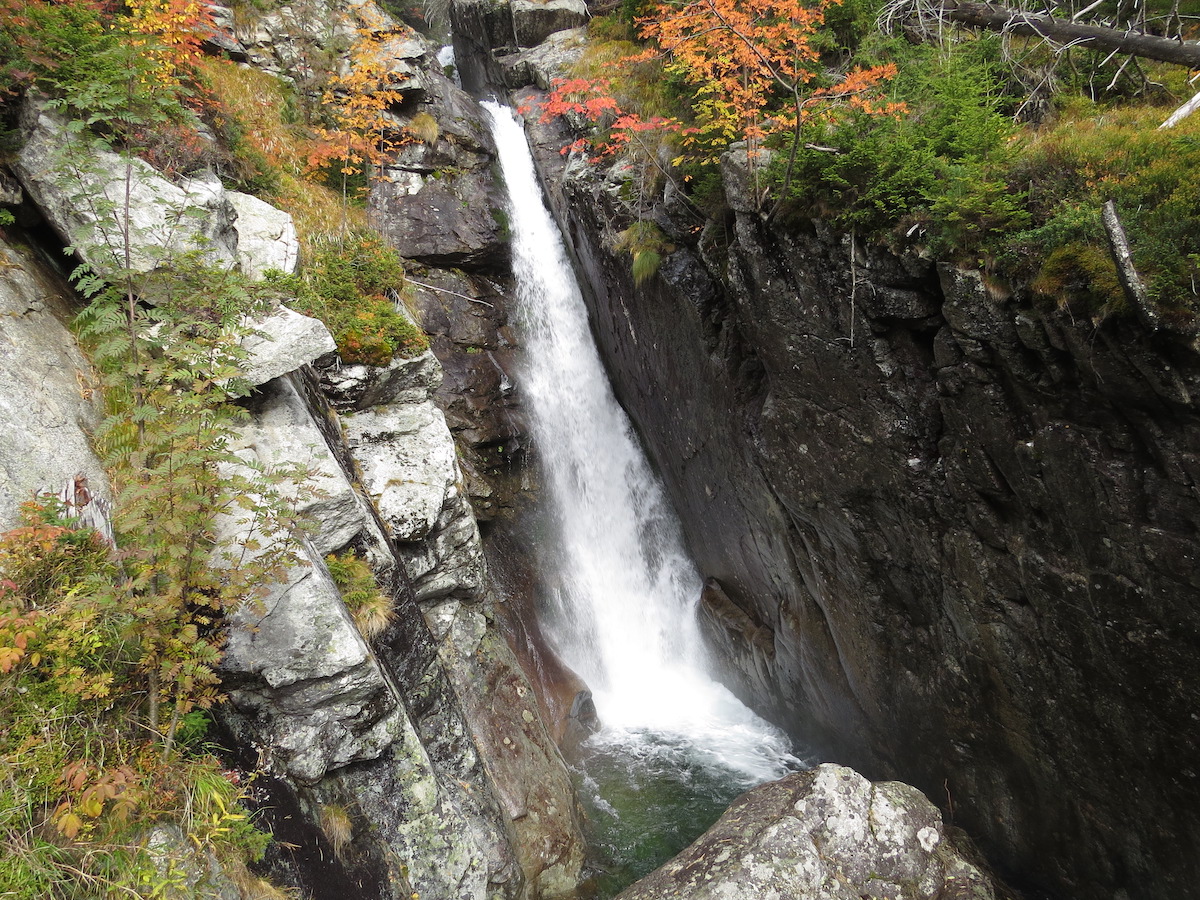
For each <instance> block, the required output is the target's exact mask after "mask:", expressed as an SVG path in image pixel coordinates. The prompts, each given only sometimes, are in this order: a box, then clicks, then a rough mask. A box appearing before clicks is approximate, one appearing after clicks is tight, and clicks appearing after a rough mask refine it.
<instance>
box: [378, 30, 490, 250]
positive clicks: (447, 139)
mask: <svg viewBox="0 0 1200 900" xmlns="http://www.w3.org/2000/svg"><path fill="white" fill-rule="evenodd" d="M425 66H426V69H425V70H424V72H425V75H424V77H425V80H426V83H427V84H428V92H427V96H426V102H425V103H423V104H421V105H420V106H417V107H413V108H412V110H411V111H405V112H403V113H402V114H400V115H398V116H397V119H396V127H397V129H398V130H399V132H400V133H401V134H402V135H405V137H404V139H405V140H407V141H409V143H408V144H406V145H405V146H404V147H402V148H401V149H400V151H399V152H398V153H397V155H396V158H395V159H394V160H393V161H392V162H390V163H389V164H388V166H387V167H386V169H385V175H386V178H385V179H383V180H378V181H375V182H373V183H372V186H371V198H370V203H371V206H372V208H373V209H375V210H377V212H378V215H379V216H380V223H381V226H380V227H381V230H382V231H383V233H384V235H385V236H386V237H387V238H388V240H389V241H390V242H391V243H392V244H394V245H395V246H396V247H397V248H399V249H400V252H401V254H402V255H403V256H405V257H407V258H409V259H415V260H419V261H421V262H423V263H427V264H429V265H433V266H442V267H447V268H449V267H466V268H471V269H477V270H478V269H482V270H489V271H499V270H502V269H503V268H504V265H505V263H506V260H507V254H508V244H507V241H508V236H507V227H506V223H505V220H504V213H503V210H504V201H503V199H502V197H501V196H500V195H499V194H498V192H497V190H496V185H495V182H494V179H493V174H492V164H493V161H494V159H495V156H496V148H495V146H494V145H493V144H492V138H491V134H490V133H489V132H488V130H487V128H486V127H485V125H484V124H483V119H482V116H481V112H480V109H479V106H478V104H477V103H476V102H475V101H474V99H472V98H471V97H470V96H469V95H468V94H466V93H464V92H463V91H462V90H461V89H459V88H458V87H456V86H455V85H454V83H453V82H452V81H450V79H449V78H447V77H446V76H445V75H443V74H441V72H440V67H439V65H438V63H437V59H436V57H435V56H434V54H433V53H432V52H430V53H429V54H428V56H427V57H426V58H425ZM418 116H423V117H424V118H423V119H422V120H421V122H423V123H424V124H421V122H417V121H416V120H417V117H418ZM431 122H436V125H432V124H431Z"/></svg>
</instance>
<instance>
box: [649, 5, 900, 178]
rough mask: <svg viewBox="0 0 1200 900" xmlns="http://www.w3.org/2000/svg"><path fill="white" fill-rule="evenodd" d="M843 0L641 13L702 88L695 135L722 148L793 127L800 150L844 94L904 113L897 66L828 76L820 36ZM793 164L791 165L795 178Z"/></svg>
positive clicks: (681, 69) (867, 105)
mask: <svg viewBox="0 0 1200 900" xmlns="http://www.w3.org/2000/svg"><path fill="white" fill-rule="evenodd" d="M840 2H841V0H817V2H815V3H808V4H805V3H802V2H800V0H690V2H687V3H684V4H683V5H678V4H675V3H660V5H659V6H658V8H657V9H656V10H655V11H654V12H653V13H652V14H651V15H649V16H645V17H642V18H640V19H639V20H638V27H639V30H640V33H641V35H642V37H643V38H646V39H647V40H650V41H653V42H654V43H655V44H656V45H657V47H658V51H655V50H653V49H651V50H647V51H646V53H645V54H643V57H644V56H645V55H646V54H652V53H654V52H661V53H663V54H665V55H666V57H667V58H668V69H669V70H673V71H675V72H676V73H678V74H681V75H682V76H683V77H684V79H685V80H686V81H687V82H688V83H690V84H692V85H693V86H694V88H695V90H696V100H697V102H696V109H697V127H696V128H694V129H690V130H689V138H690V140H691V141H692V142H693V143H700V144H702V145H708V146H709V147H713V148H720V147H722V146H724V145H726V144H728V143H729V142H730V141H732V140H739V139H740V140H745V141H747V142H748V143H749V144H750V147H751V150H753V149H754V148H755V147H756V146H757V144H758V142H759V141H761V140H762V139H764V138H766V137H767V136H769V135H771V134H791V136H792V158H793V159H794V154H795V149H796V147H797V146H798V143H799V131H800V128H801V127H802V126H803V125H804V123H805V122H806V121H808V120H810V119H812V118H813V117H815V116H817V115H821V114H824V113H827V112H828V111H829V109H830V108H831V107H832V106H834V105H835V104H838V103H840V102H845V104H846V105H848V106H851V107H854V108H857V109H860V110H862V111H864V112H867V113H869V114H896V113H899V112H901V111H903V107H902V105H900V104H889V103H887V102H885V101H884V100H883V98H882V96H881V95H879V93H878V91H879V86H880V84H881V83H882V82H884V81H886V80H887V79H889V78H891V77H892V76H893V75H895V73H896V69H895V66H893V65H883V66H873V67H871V68H867V69H857V70H855V71H852V72H850V73H849V74H847V75H845V76H844V77H843V78H841V79H840V80H839V81H837V82H835V83H834V84H832V85H826V86H822V87H816V88H815V89H814V88H813V87H812V85H813V84H814V82H818V81H819V80H821V79H822V78H823V72H822V66H821V59H820V54H819V52H818V50H817V48H816V46H815V41H814V39H815V38H816V36H817V32H818V29H819V28H820V27H821V26H822V25H823V24H824V21H825V11H826V10H827V9H828V8H829V7H830V6H833V5H835V4H837V3H840ZM790 171H791V165H790V164H789V167H788V176H787V177H788V178H790Z"/></svg>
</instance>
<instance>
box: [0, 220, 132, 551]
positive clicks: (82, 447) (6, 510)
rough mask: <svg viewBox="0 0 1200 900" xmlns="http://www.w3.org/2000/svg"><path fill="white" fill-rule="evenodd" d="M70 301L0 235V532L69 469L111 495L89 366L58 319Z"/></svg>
mask: <svg viewBox="0 0 1200 900" xmlns="http://www.w3.org/2000/svg"><path fill="white" fill-rule="evenodd" d="M70 298H71V293H70V288H69V287H68V286H67V285H66V283H65V282H63V281H62V280H60V279H59V278H57V277H56V276H55V275H54V274H53V273H51V272H49V271H47V269H46V266H45V265H44V264H43V263H42V262H41V261H40V260H39V259H38V258H37V257H35V256H34V254H33V253H32V252H30V251H28V250H22V249H18V248H16V247H14V246H11V245H10V244H8V243H7V242H6V241H4V240H3V239H0V421H2V422H3V423H4V427H3V428H2V429H0V530H7V529H9V528H13V527H15V526H16V525H17V524H18V523H19V507H20V505H21V504H22V503H24V502H25V501H26V500H31V499H33V496H34V494H35V493H37V492H39V491H43V490H51V491H54V492H57V491H58V489H59V487H60V486H61V485H62V484H63V483H64V482H66V481H68V480H69V479H71V478H73V477H74V476H75V475H76V474H82V475H84V476H85V477H86V478H87V479H88V482H89V484H90V486H91V489H92V491H93V492H94V493H95V494H96V495H97V496H98V497H101V498H105V499H111V497H110V491H109V489H108V480H107V478H106V476H105V474H104V469H103V468H102V466H101V465H100V461H99V460H98V459H97V458H96V455H95V453H94V452H93V451H92V447H91V441H90V439H89V433H90V432H91V429H92V428H94V427H95V426H96V424H98V422H99V420H100V415H101V410H100V407H99V402H98V401H99V397H98V395H96V394H95V388H94V385H93V384H92V374H91V367H90V365H89V364H88V361H87V360H86V359H85V358H84V356H83V354H82V353H80V352H79V348H78V347H77V346H76V345H75V340H74V338H73V337H72V336H71V333H70V332H69V331H68V330H67V328H66V326H65V324H64V322H66V321H67V320H68V319H69V317H70V316H71V314H72V312H73V310H72V307H71V303H72V301H71V299H70ZM31 448H33V449H31Z"/></svg>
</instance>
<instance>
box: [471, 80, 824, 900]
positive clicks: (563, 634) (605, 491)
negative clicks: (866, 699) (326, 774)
mask: <svg viewBox="0 0 1200 900" xmlns="http://www.w3.org/2000/svg"><path fill="white" fill-rule="evenodd" d="M483 106H484V108H485V110H486V111H487V114H488V116H489V118H490V121H491V126H492V133H493V136H494V138H495V140H496V144H497V147H498V151H499V157H500V165H501V168H502V170H503V173H504V180H505V183H506V185H507V190H508V195H509V218H510V227H511V231H512V255H513V271H514V275H515V278H516V283H517V293H518V298H517V306H518V316H519V326H520V329H521V333H522V337H523V340H524V343H525V349H526V360H527V362H526V365H525V369H524V371H522V372H520V373H519V374H518V381H517V386H518V389H519V390H520V391H522V393H523V398H524V403H525V405H526V408H527V409H528V411H529V414H530V420H531V426H532V429H533V437H534V440H535V441H536V444H537V450H538V455H539V459H540V461H541V464H542V468H543V472H544V477H545V483H544V491H543V497H544V499H543V503H544V504H545V505H546V506H547V510H546V513H547V515H548V516H549V517H550V522H551V527H550V528H548V529H547V531H548V532H549V533H548V534H547V535H546V538H545V539H544V540H543V541H542V542H541V543H542V547H541V556H540V558H539V560H538V562H539V565H540V566H541V567H542V571H543V573H544V580H545V582H546V583H547V584H549V585H551V589H550V590H549V594H550V596H549V598H548V600H547V601H546V602H545V604H544V605H545V607H546V608H545V609H543V610H541V611H540V613H541V616H542V619H543V623H542V624H543V628H544V629H545V631H546V633H547V635H548V636H549V638H550V640H551V642H552V643H553V645H554V648H555V649H556V650H557V652H558V653H559V654H560V656H561V657H562V658H563V659H564V661H565V662H566V663H567V664H568V665H570V666H571V667H572V668H573V669H574V670H575V671H576V672H578V673H579V675H580V676H582V677H583V679H584V680H585V681H586V682H587V683H588V686H589V687H590V688H591V690H592V692H593V696H594V700H595V703H596V708H597V711H598V713H599V716H600V720H601V722H602V727H601V729H600V730H599V731H598V732H597V733H595V734H594V735H592V736H591V737H590V738H589V739H588V740H587V741H585V742H584V744H583V745H582V747H581V748H580V752H579V754H578V758H577V759H576V760H575V770H576V786H577V788H578V790H579V793H580V797H581V800H582V802H583V803H584V805H585V807H586V810H587V813H588V818H589V823H590V829H591V834H590V838H591V840H592V843H593V851H594V855H595V857H596V859H597V863H596V867H597V870H598V874H597V877H596V880H595V883H594V887H595V890H596V892H597V893H596V896H598V897H602V898H603V897H611V896H613V895H614V894H615V893H617V892H618V891H619V890H621V889H622V888H623V887H624V886H626V885H627V884H629V883H630V882H632V881H633V880H635V879H636V878H639V877H641V876H642V875H645V874H647V873H648V872H650V871H652V870H653V869H655V868H657V867H658V866H659V865H661V864H662V863H663V862H665V861H666V860H667V859H669V858H670V857H671V856H673V855H675V854H676V853H677V852H679V851H680V850H681V849H683V848H684V847H685V846H687V844H689V843H690V842H691V841H692V840H694V839H695V838H696V837H698V836H699V835H700V834H701V833H703V831H704V830H705V829H707V828H708V826H709V825H711V824H712V823H713V822H714V821H715V820H716V819H717V818H718V817H719V816H720V814H721V813H722V812H723V811H724V810H725V808H726V807H727V806H728V805H729V803H730V802H731V801H732V800H733V798H734V797H736V796H737V795H738V794H740V793H741V792H742V791H744V790H746V789H748V788H750V787H753V786H754V785H756V784H760V783H762V782H764V781H769V780H772V779H775V778H779V777H781V776H782V775H784V774H786V773H787V772H789V771H792V770H795V769H797V768H801V767H802V766H803V762H802V761H801V760H800V759H799V758H798V756H797V755H795V751H794V750H793V748H792V747H791V746H790V744H789V741H788V740H787V738H786V737H785V736H784V735H783V734H782V733H781V732H779V731H778V730H777V729H775V728H773V727H772V726H771V725H770V724H768V723H767V722H765V721H764V720H763V719H761V718H760V717H758V716H757V715H755V714H754V713H753V712H752V711H751V710H750V709H748V708H747V707H746V706H745V705H744V704H742V703H741V701H739V700H738V699H737V698H736V697H734V696H733V694H732V693H730V692H729V691H728V690H727V689H726V688H725V687H723V686H722V685H720V684H718V683H717V682H716V681H715V680H714V679H713V678H712V677H711V676H710V675H709V674H708V672H709V671H710V667H709V664H708V659H707V656H706V652H705V649H704V646H703V644H702V642H701V639H700V634H699V629H698V626H697V623H696V616H695V606H696V603H697V601H698V600H699V596H700V589H701V578H700V575H699V573H698V572H697V571H696V568H695V566H694V565H693V563H692V561H691V560H690V559H689V558H688V555H687V552H686V550H685V549H684V545H683V540H682V535H681V532H680V527H679V523H678V520H677V519H676V516H675V513H674V511H673V510H672V509H671V507H670V504H669V502H668V500H667V498H666V496H665V494H664V491H663V489H662V487H661V485H660V484H659V482H658V479H657V477H656V476H655V474H654V472H653V471H652V470H651V468H650V465H649V463H648V461H647V459H646V457H645V454H644V453H643V451H642V449H641V446H640V445H639V443H638V440H637V437H636V435H635V434H634V431H633V428H632V426H631V424H630V422H629V420H628V418H627V417H626V415H625V413H624V411H623V410H622V409H621V407H620V406H619V405H618V403H617V401H616V398H615V397H614V395H613V392H612V388H611V386H610V384H609V381H608V377H607V374H606V373H605V371H604V367H603V364H602V363H601V360H600V355H599V352H598V351H597V349H596V345H595V342H594V341H593V338H592V333H591V330H590V327H589V324H588V318H587V311H586V308H585V306H584V302H583V297H582V295H581V293H580V288H579V285H578V283H577V282H576V280H575V276H574V273H573V271H572V268H571V265H570V262H569V260H568V257H567V254H566V250H565V248H564V246H563V241H562V237H561V235H560V234H559V231H558V228H557V226H556V225H555V223H554V220H553V219H552V218H551V216H550V213H549V211H548V210H547V209H546V206H545V203H544V201H543V199H542V191H541V185H540V183H539V182H538V179H537V176H536V174H535V172H534V166H533V160H532V158H531V156H530V153H529V149H528V145H527V144H526V140H525V134H524V131H523V129H522V127H521V125H520V123H519V122H518V121H517V120H516V119H515V118H514V117H513V113H512V111H511V110H510V109H508V108H507V107H504V106H500V105H498V104H495V103H484V104H483Z"/></svg>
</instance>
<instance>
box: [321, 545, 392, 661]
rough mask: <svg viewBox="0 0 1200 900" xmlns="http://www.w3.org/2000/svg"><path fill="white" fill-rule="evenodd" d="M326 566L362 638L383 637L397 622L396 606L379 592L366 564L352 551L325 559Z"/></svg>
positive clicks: (390, 599) (377, 583)
mask: <svg viewBox="0 0 1200 900" xmlns="http://www.w3.org/2000/svg"><path fill="white" fill-rule="evenodd" d="M325 565H326V566H328V568H329V574H330V575H331V576H332V577H333V581H334V584H336V585H337V586H338V590H339V591H341V594H342V602H343V603H344V604H345V605H346V609H347V610H349V612H350V615H351V616H352V617H353V619H354V624H355V625H357V626H358V630H359V632H360V633H361V634H362V636H363V637H365V638H366V639H367V640H371V639H372V638H375V637H378V636H379V635H381V634H383V632H384V631H386V630H387V628H388V626H389V625H391V624H392V622H393V621H395V618H396V606H395V604H394V603H393V602H392V598H391V597H389V596H387V595H386V594H385V593H383V591H382V590H380V588H379V582H378V581H376V580H375V574H374V573H373V572H372V571H371V567H370V565H368V564H367V561H366V560H364V559H362V558H361V557H359V556H358V555H357V554H356V553H354V551H352V550H351V551H348V552H346V553H340V554H330V555H329V556H326V557H325Z"/></svg>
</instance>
